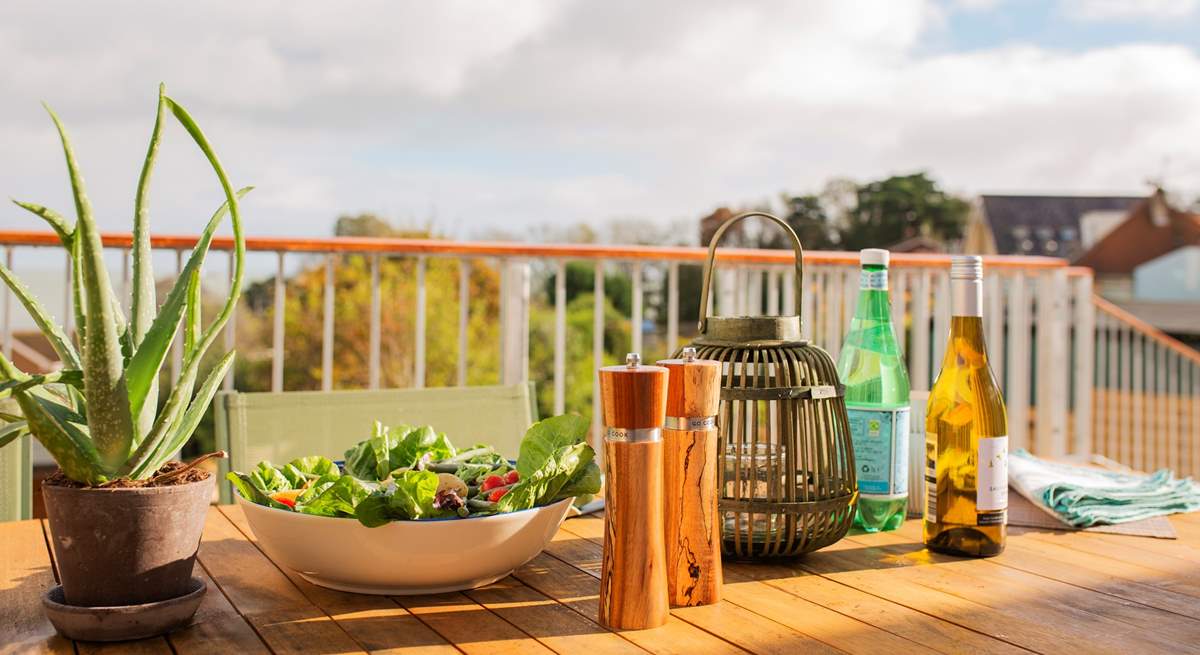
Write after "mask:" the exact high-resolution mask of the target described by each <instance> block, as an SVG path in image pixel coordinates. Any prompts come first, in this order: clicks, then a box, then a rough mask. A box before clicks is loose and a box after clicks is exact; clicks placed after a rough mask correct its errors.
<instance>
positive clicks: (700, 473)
mask: <svg viewBox="0 0 1200 655" xmlns="http://www.w3.org/2000/svg"><path fill="white" fill-rule="evenodd" d="M658 365H659V366H662V367H663V368H665V369H667V371H668V372H669V376H670V378H669V381H668V383H667V420H666V424H665V426H664V429H663V487H664V491H663V518H664V519H665V520H666V523H665V524H664V526H665V529H664V538H665V540H666V547H667V595H668V596H669V597H670V599H671V605H672V606H694V605H711V604H713V603H716V602H718V601H720V600H721V524H720V523H719V522H718V521H717V420H716V419H717V406H718V405H719V404H720V401H721V395H720V392H721V364H720V363H718V362H711V361H706V360H702V359H696V349H695V348H684V349H683V355H682V358H681V359H664V360H661V361H659V362H658Z"/></svg>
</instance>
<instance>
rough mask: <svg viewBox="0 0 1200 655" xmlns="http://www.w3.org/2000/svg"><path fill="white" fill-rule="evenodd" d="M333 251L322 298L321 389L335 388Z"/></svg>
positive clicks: (326, 260)
mask: <svg viewBox="0 0 1200 655" xmlns="http://www.w3.org/2000/svg"><path fill="white" fill-rule="evenodd" d="M336 257H337V256H336V255H334V254H333V253H328V254H326V255H325V291H324V294H322V295H324V298H322V301H323V305H324V314H323V316H322V326H321V391H332V390H333V308H334V304H333V300H334V299H333V293H334V291H333V290H334V284H333V276H334V270H333V267H334V260H335V258H336Z"/></svg>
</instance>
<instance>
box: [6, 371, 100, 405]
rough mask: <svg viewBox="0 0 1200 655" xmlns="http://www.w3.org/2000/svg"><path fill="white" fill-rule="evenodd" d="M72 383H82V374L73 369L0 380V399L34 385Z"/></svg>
mask: <svg viewBox="0 0 1200 655" xmlns="http://www.w3.org/2000/svg"><path fill="white" fill-rule="evenodd" d="M55 383H61V384H72V385H79V384H82V383H83V378H82V374H81V373H80V372H79V371H74V370H62V371H55V372H54V373H46V374H38V375H30V376H27V377H24V378H14V379H9V380H5V381H4V382H0V400H3V399H5V398H7V397H9V396H11V395H13V394H14V393H16V392H19V391H25V390H27V389H32V388H34V387H38V386H43V385H47V384H55Z"/></svg>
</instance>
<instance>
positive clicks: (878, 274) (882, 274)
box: [858, 268, 888, 291]
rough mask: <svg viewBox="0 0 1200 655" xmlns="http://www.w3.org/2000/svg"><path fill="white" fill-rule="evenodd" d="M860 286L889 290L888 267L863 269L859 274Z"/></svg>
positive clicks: (863, 288)
mask: <svg viewBox="0 0 1200 655" xmlns="http://www.w3.org/2000/svg"><path fill="white" fill-rule="evenodd" d="M858 288H859V290H860V291H862V290H871V291H875V290H880V291H887V288H888V279H887V269H886V268H885V269H883V270H882V271H867V270H863V271H861V272H860V273H859V274H858Z"/></svg>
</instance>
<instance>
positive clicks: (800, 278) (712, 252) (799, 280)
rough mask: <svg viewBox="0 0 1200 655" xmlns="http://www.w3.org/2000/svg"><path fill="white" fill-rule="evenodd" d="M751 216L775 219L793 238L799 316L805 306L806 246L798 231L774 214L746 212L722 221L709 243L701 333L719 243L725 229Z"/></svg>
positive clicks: (701, 303)
mask: <svg viewBox="0 0 1200 655" xmlns="http://www.w3.org/2000/svg"><path fill="white" fill-rule="evenodd" d="M751 216H761V217H762V218H766V219H770V220H772V221H774V222H775V223H776V224H777V225H779V227H781V228H783V231H784V232H786V233H787V235H788V236H790V237H791V238H792V250H794V251H795V252H796V284H795V285H794V291H795V294H796V315H797V316H798V315H799V314H800V308H801V307H803V306H804V305H803V302H802V301H803V300H804V246H802V245H800V237H798V236H796V231H795V230H793V229H792V226H790V225H788V224H787V222H786V221H784V220H783V219H782V218H779V217H778V216H775V215H774V214H768V213H766V212H745V213H742V214H738V215H737V216H734V217H733V218H731V219H729V220H727V221H725V222H724V223H722V224H721V227H719V228H717V232H716V234H714V235H713V238H712V241H711V242H710V243H709V245H708V259H707V260H705V262H704V285H703V286H702V287H701V289H700V325H699V328H700V334H704V333H705V330H706V328H707V327H708V293H709V290H710V288H711V287H712V276H713V265H714V264H715V263H716V258H717V243H718V242H719V241H720V240H721V237H722V236H723V235H724V234H725V230H728V229H729V228H730V227H732V226H733V224H734V223H737V222H738V221H740V220H742V219H743V218H750V217H751Z"/></svg>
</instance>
